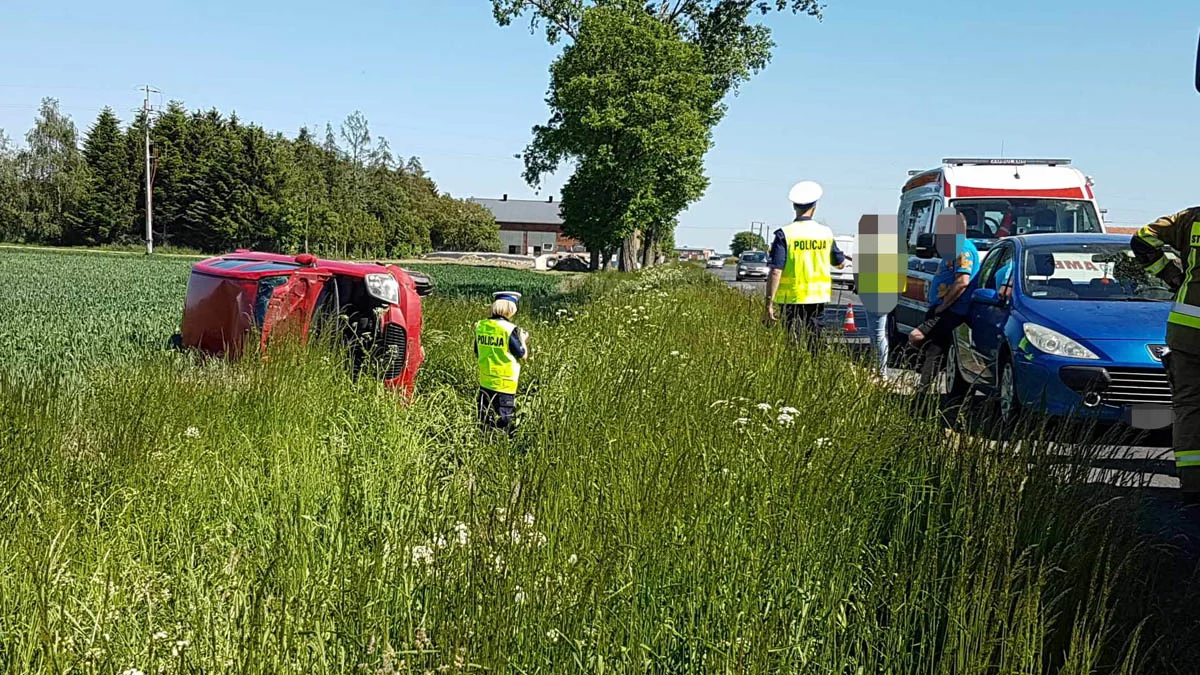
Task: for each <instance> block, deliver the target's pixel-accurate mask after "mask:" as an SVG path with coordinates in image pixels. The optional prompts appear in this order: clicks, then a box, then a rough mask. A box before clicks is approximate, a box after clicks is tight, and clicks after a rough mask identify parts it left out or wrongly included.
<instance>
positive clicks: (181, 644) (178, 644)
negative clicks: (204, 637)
mask: <svg viewBox="0 0 1200 675" xmlns="http://www.w3.org/2000/svg"><path fill="white" fill-rule="evenodd" d="M190 644H191V643H190V642H188V641H187V640H176V641H175V646H174V647H172V648H171V656H173V657H175V658H179V655H180V654H182V653H183V650H185V649H187V647H188V645H190Z"/></svg>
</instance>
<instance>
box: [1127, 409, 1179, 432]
mask: <svg viewBox="0 0 1200 675" xmlns="http://www.w3.org/2000/svg"><path fill="white" fill-rule="evenodd" d="M1173 420H1174V415H1173V414H1172V413H1171V406H1166V405H1151V404H1142V405H1131V406H1126V407H1125V410H1124V412H1122V413H1121V421H1122V422H1124V423H1125V424H1128V425H1129V426H1131V427H1133V428H1134V429H1162V428H1164V427H1169V426H1171V422H1172V421H1173Z"/></svg>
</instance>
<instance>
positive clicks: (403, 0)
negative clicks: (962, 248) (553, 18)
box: [0, 0, 1200, 248]
mask: <svg viewBox="0 0 1200 675" xmlns="http://www.w3.org/2000/svg"><path fill="white" fill-rule="evenodd" d="M769 23H770V25H771V26H772V27H773V28H774V30H775V40H776V43H777V46H776V49H775V53H774V59H773V61H772V63H771V64H770V65H769V66H768V68H767V69H766V70H765V71H764V72H762V73H761V74H759V75H758V76H757V77H756V78H755V79H754V80H752V81H751V82H750V83H748V84H747V85H745V86H744V87H743V89H742V91H741V92H740V94H739V95H738V96H737V97H736V98H732V99H730V100H729V102H728V103H729V114H728V116H727V117H726V119H725V120H724V121H723V122H722V123H721V125H720V126H719V127H718V128H717V129H716V132H715V136H714V141H715V145H714V147H713V150H712V151H711V153H710V154H709V157H708V160H707V167H708V175H709V177H710V178H711V181H712V184H711V186H710V187H709V189H708V192H707V194H706V195H705V196H704V198H703V199H702V200H701V201H700V202H698V203H697V204H695V205H693V206H692V207H691V208H690V209H689V210H688V211H687V212H685V213H684V214H683V215H682V217H681V227H680V229H679V231H678V232H677V235H676V239H677V241H678V243H679V244H681V245H691V246H716V247H718V248H725V247H727V246H728V242H729V240H730V238H731V236H732V234H733V233H734V232H735V231H737V230H739V229H745V228H746V226H747V225H748V224H749V223H750V222H751V221H765V222H768V223H771V224H773V225H774V224H782V223H783V222H786V221H787V220H788V219H789V218H790V208H789V206H788V203H787V199H786V195H787V190H788V188H789V187H790V186H791V184H792V183H794V182H795V181H797V180H802V179H812V180H817V181H819V182H821V183H822V184H823V185H824V186H825V189H826V198H825V200H824V203H823V204H822V206H821V211H820V216H821V217H823V218H824V219H825V220H826V221H827V222H828V223H829V224H830V225H831V226H832V227H833V228H834V229H835V230H837V231H845V232H852V231H853V230H854V229H855V228H856V225H857V222H858V216H859V215H860V214H862V213H868V212H883V213H890V212H894V211H895V208H896V203H897V198H898V196H899V187H900V185H901V184H902V183H903V181H904V179H905V172H906V171H907V170H908V169H915V168H928V167H930V166H933V165H935V164H936V163H937V162H938V161H939V160H940V159H941V158H942V157H945V156H952V155H957V156H964V155H982V156H996V155H999V154H1000V152H1001V149H1002V148H1003V151H1004V153H1005V155H1006V156H1009V157H1016V156H1043V157H1045V156H1055V157H1059V156H1066V157H1070V158H1072V159H1073V160H1074V162H1075V164H1076V166H1078V167H1079V168H1080V169H1082V170H1083V171H1084V172H1085V173H1088V174H1090V175H1092V176H1094V177H1095V179H1096V191H1097V197H1098V199H1099V200H1100V202H1101V206H1102V207H1106V208H1108V209H1109V218H1110V220H1111V221H1112V222H1117V223H1142V222H1145V221H1148V220H1150V219H1152V218H1154V217H1156V216H1158V215H1160V214H1162V213H1166V212H1173V211H1176V210H1178V209H1180V208H1183V207H1185V206H1190V205H1193V204H1196V203H1200V180H1198V179H1200V94H1197V93H1196V92H1195V90H1194V89H1193V87H1192V75H1193V68H1194V64H1195V50H1196V41H1197V31H1198V30H1200V12H1197V11H1196V6H1195V2H1194V0H1150V1H1149V2H1142V3H1127V2H1117V1H1116V0H1088V1H1084V0H1040V1H1032V0H1006V1H1004V2H983V1H981V0H970V1H968V0H958V1H950V0H927V1H926V2H922V3H898V2H895V0H829V2H828V6H827V8H826V11H825V19H824V21H823V22H817V21H815V20H813V19H809V18H807V17H792V16H786V15H779V16H775V17H772V18H771V19H770V20H769ZM557 52H558V49H557V48H555V47H551V46H549V45H546V44H545V41H544V39H543V38H542V36H541V35H540V34H539V35H530V34H529V33H528V31H527V30H526V29H525V27H524V26H513V27H509V28H507V29H501V28H499V27H497V26H496V25H495V24H494V22H493V20H492V16H491V11H490V3H489V2H488V0H438V1H436V2H418V1H417V0H391V1H379V2H369V1H364V0H344V1H343V2H338V3H333V2H322V3H314V2H303V1H294V0H293V1H288V2H284V1H283V0H261V1H254V0H242V1H240V2H233V1H231V0H205V1H204V2H186V3H185V2H179V1H175V2H106V3H95V2H84V1H82V0H64V1H62V2H58V3H52V4H49V5H47V4H42V3H11V4H10V6H9V7H7V8H6V9H5V11H4V21H3V23H2V24H0V63H3V64H4V66H3V68H0V128H3V129H4V130H5V131H6V132H7V133H8V135H9V136H10V137H12V138H13V139H14V140H17V141H18V142H20V141H22V140H23V139H22V137H23V135H24V133H25V131H26V130H27V129H28V128H29V126H31V123H32V120H33V116H34V114H35V112H36V108H37V104H38V101H39V99H40V98H41V97H42V96H46V95H49V96H54V97H57V98H58V99H60V101H61V103H62V107H63V109H64V110H65V111H66V112H68V113H69V114H71V115H72V117H73V118H74V119H75V122H76V124H77V125H78V126H79V127H80V129H81V130H82V129H85V128H86V127H87V126H88V125H89V124H90V123H91V121H92V119H93V118H94V117H95V114H96V113H97V112H98V111H99V109H100V108H101V107H102V106H103V105H105V104H108V105H111V106H112V107H113V108H114V109H116V110H117V112H118V114H120V115H121V116H122V118H123V119H128V118H129V117H130V116H131V115H132V112H131V111H132V109H133V108H136V107H138V106H139V105H140V103H141V94H140V93H139V92H138V91H136V87H137V86H138V85H140V84H142V83H144V82H149V83H151V84H153V85H154V86H156V87H158V88H159V89H161V90H162V91H163V100H164V101H165V100H166V99H179V100H181V101H183V102H184V103H185V104H186V105H187V106H188V107H189V108H209V107H214V106H215V107H217V108H219V109H220V110H222V111H224V112H226V113H228V112H230V111H236V112H237V113H238V114H239V115H240V116H241V117H242V118H243V119H245V120H250V121H254V122H257V123H260V124H262V125H263V126H265V127H267V128H269V129H274V130H280V131H283V132H285V133H288V134H289V135H291V134H294V133H295V132H296V130H297V129H298V128H299V127H300V126H301V125H304V124H308V125H310V126H315V127H323V125H324V123H325V122H327V121H333V122H335V123H336V122H337V121H340V120H341V119H343V118H344V117H345V116H346V115H347V114H348V113H350V112H353V111H354V110H361V111H362V112H363V113H364V114H365V115H366V116H367V118H368V119H369V120H370V122H371V129H372V132H373V133H374V134H377V135H383V136H386V137H388V139H389V140H390V141H391V144H392V148H393V150H394V151H395V152H397V153H398V154H403V155H406V156H407V155H418V156H420V157H421V159H422V162H423V163H424V165H425V167H426V168H427V169H428V170H429V171H430V173H431V174H432V176H433V178H434V179H435V180H436V181H437V182H438V184H439V186H440V187H441V188H442V189H443V190H447V191H449V192H451V193H452V194H454V195H455V196H462V197H466V196H478V197H493V196H499V195H500V194H502V193H508V194H509V195H510V197H513V198H517V197H534V196H535V195H534V192H533V190H532V189H530V188H529V187H528V186H527V185H525V184H524V182H523V181H522V180H521V176H520V174H521V164H520V162H519V161H518V160H515V159H513V154H514V153H517V152H519V151H521V150H522V148H523V147H524V146H525V144H526V143H527V142H528V140H529V133H530V127H532V126H533V125H534V124H536V123H539V122H542V121H544V120H545V118H546V115H547V113H546V108H545V104H544V101H543V100H544V97H545V90H546V84H547V78H548V74H547V67H548V65H549V63H550V61H551V60H552V59H553V58H554V57H555V55H556V54H557ZM565 178H566V175H565V174H563V175H558V176H555V177H554V178H553V179H552V180H550V181H548V183H547V184H546V185H545V186H544V187H543V190H542V191H541V193H540V195H537V196H538V197H540V198H544V197H546V196H548V195H555V196H556V197H557V195H558V190H559V188H560V186H561V184H562V181H563V180H564V179H565Z"/></svg>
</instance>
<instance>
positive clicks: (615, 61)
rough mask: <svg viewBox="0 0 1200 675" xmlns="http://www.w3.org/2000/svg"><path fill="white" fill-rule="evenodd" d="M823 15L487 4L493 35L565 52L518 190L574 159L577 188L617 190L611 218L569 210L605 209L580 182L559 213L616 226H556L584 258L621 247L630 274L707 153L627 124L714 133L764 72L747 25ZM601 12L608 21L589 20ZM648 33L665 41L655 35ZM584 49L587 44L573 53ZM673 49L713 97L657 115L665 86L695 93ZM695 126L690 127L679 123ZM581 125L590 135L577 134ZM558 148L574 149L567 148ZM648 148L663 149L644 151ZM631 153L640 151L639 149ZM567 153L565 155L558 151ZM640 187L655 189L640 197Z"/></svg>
mask: <svg viewBox="0 0 1200 675" xmlns="http://www.w3.org/2000/svg"><path fill="white" fill-rule="evenodd" d="M820 9H821V6H820V4H819V2H818V0H640V1H639V0H492V11H493V15H494V16H495V19H496V21H497V22H498V23H499V24H500V25H502V26H507V25H509V24H511V23H512V22H513V21H514V20H516V19H519V18H521V17H524V16H528V17H529V27H530V30H531V32H532V31H536V30H537V29H538V28H539V27H544V29H545V32H546V38H547V40H548V41H549V42H550V43H551V44H556V43H558V42H559V41H560V40H563V39H567V40H569V41H571V43H572V45H569V46H568V47H567V48H566V49H564V52H563V55H562V57H560V59H559V60H558V61H556V62H555V64H554V65H553V66H551V85H550V95H549V98H548V102H549V103H550V106H551V109H552V111H553V112H552V118H551V120H550V122H549V123H548V124H547V125H545V126H540V127H536V128H535V129H534V140H533V142H532V143H531V144H530V147H529V149H528V150H527V151H526V153H525V164H526V180H528V181H529V182H530V183H531V184H534V185H536V184H537V181H538V179H540V177H541V176H542V175H544V174H545V173H547V172H548V171H550V170H553V169H554V168H555V167H557V166H558V165H559V163H560V162H561V161H562V160H563V159H567V158H570V159H573V160H574V161H575V163H576V166H577V170H576V174H575V176H579V175H581V173H587V174H588V175H589V176H590V177H591V179H594V180H601V182H602V183H606V184H607V185H608V187H610V188H612V187H615V185H616V184H621V185H622V187H624V188H625V189H623V190H621V191H619V193H620V194H619V195H618V194H616V193H612V192H609V194H613V196H612V197H609V198H608V200H607V201H608V202H610V203H609V204H607V207H608V208H603V207H602V205H601V204H599V203H598V202H595V203H591V204H588V205H586V206H585V205H580V206H579V208H571V207H569V201H570V200H571V199H580V198H581V196H582V195H585V194H586V195H593V196H599V197H601V198H603V194H604V192H603V191H602V190H600V189H598V188H597V189H592V188H587V187H585V186H583V185H580V184H579V181H576V182H575V184H574V185H572V186H571V187H572V189H571V190H570V192H571V193H572V194H574V195H575V196H574V197H568V190H566V189H564V192H563V209H564V214H567V213H568V212H570V213H574V214H583V213H587V212H590V211H592V210H594V209H598V210H600V211H605V212H609V213H613V212H616V213H619V214H621V215H620V216H619V217H615V219H613V220H611V221H609V222H608V223H607V224H603V223H599V222H597V218H595V217H592V218H590V219H589V221H590V222H574V223H572V222H571V216H569V215H565V216H564V219H565V220H566V221H567V225H566V227H567V228H569V229H570V230H574V231H575V232H576V234H575V235H574V236H577V237H579V238H580V239H581V240H583V241H584V242H585V243H586V244H588V246H589V248H593V249H594V248H595V247H597V246H608V245H610V244H609V243H607V242H609V241H610V240H611V239H612V238H613V237H614V236H616V237H617V238H619V239H622V240H623V246H622V249H624V250H623V255H622V264H623V266H624V265H628V264H629V262H631V260H632V258H633V253H632V252H631V251H629V250H628V249H630V248H631V244H632V243H633V242H634V241H635V240H636V239H637V236H636V235H637V233H638V231H639V230H641V229H643V228H644V230H645V232H646V234H647V236H646V237H644V238H645V239H646V245H647V247H648V248H651V249H653V248H655V247H656V243H655V242H656V240H662V239H664V238H665V237H666V235H667V234H668V233H669V232H670V231H671V228H673V226H674V225H673V224H674V222H675V218H676V216H677V215H678V214H679V212H680V211H682V209H683V208H685V207H686V205H687V204H689V203H691V202H692V201H694V200H695V199H698V198H699V197H700V196H701V195H702V194H703V191H704V189H705V188H706V187H707V181H706V180H705V179H704V176H703V172H702V162H703V155H704V153H705V152H706V151H707V149H708V138H707V135H706V136H705V138H704V142H703V143H702V144H699V145H702V146H703V147H698V144H697V142H696V140H695V136H694V134H693V133H691V132H688V131H684V130H683V129H673V130H671V131H666V130H664V129H663V128H662V127H663V126H666V125H669V119H668V118H663V117H658V118H657V119H656V122H657V124H651V125H649V126H648V127H643V128H641V129H639V128H638V126H639V125H638V123H637V122H635V121H630V120H628V119H627V118H626V117H624V115H626V114H627V113H629V112H632V111H644V112H646V113H648V114H646V115H645V116H643V117H642V118H641V120H640V121H641V122H643V123H644V121H645V120H646V119H647V118H651V117H653V115H654V114H662V113H663V111H664V110H668V109H670V110H672V111H678V110H680V109H686V110H688V112H689V113H690V114H691V115H695V116H697V117H698V118H700V119H703V120H704V124H705V125H706V128H707V129H708V130H711V129H712V127H714V126H715V125H716V124H717V123H718V122H719V121H720V119H721V117H722V116H723V114H724V107H723V105H722V104H721V101H722V100H723V99H724V98H725V97H726V96H727V95H728V94H729V93H731V92H734V91H736V89H737V88H738V86H739V85H740V84H741V83H743V82H745V81H746V80H748V79H749V78H750V77H751V76H753V75H754V74H755V73H756V72H758V71H759V70H761V69H762V68H764V67H765V66H766V65H767V63H768V62H769V60H770V56H771V49H772V47H773V43H772V40H771V31H770V29H769V28H767V27H766V26H764V25H761V24H759V23H756V22H755V17H761V16H763V15H766V14H769V13H772V12H782V11H789V10H790V11H791V12H792V13H801V14H808V15H811V16H815V17H818V18H819V17H820ZM597 12H599V13H600V14H601V15H602V16H604V17H605V18H604V20H602V21H596V20H590V17H594V16H596V15H597ZM616 14H621V15H624V16H625V17H627V23H626V24H625V25H622V23H621V22H620V21H618V20H617V19H616V18H615V15H616ZM648 23H656V24H658V25H659V26H662V27H664V28H665V29H667V30H666V32H665V33H658V34H655V33H652V32H650V31H649V30H648V27H647V24H648ZM601 24H603V25H601ZM589 27H590V29H589ZM614 35H622V36H623V37H625V38H628V44H629V46H627V47H626V48H624V49H621V48H620V46H619V44H615V43H616V42H619V40H618V39H616V38H614ZM584 42H587V43H590V44H587V45H585V46H584V47H582V48H580V49H578V50H573V49H572V46H574V45H579V44H580V43H584ZM676 42H683V43H685V44H686V45H688V46H690V47H694V48H695V49H696V50H697V51H698V53H699V60H700V71H701V72H703V73H704V74H705V75H706V76H707V82H706V84H705V86H706V87H707V88H708V90H709V91H708V95H707V96H698V95H694V94H693V95H692V96H690V97H688V98H687V99H685V100H679V101H671V102H670V103H671V104H673V105H662V104H661V103H659V102H656V101H652V100H648V99H653V97H654V96H656V95H657V94H661V93H662V91H664V90H669V89H670V88H671V86H679V85H684V88H685V89H689V88H691V87H692V86H694V82H691V80H692V78H693V77H694V75H695V74H696V73H695V67H696V64H695V62H694V59H695V57H694V56H692V55H690V54H685V53H683V52H674V51H672V50H671V49H669V48H667V45H668V44H672V43H676ZM634 45H636V47H635V46H634ZM646 48H649V53H650V54H653V55H655V56H656V57H658V58H660V59H662V57H664V56H667V55H668V53H669V54H670V58H666V59H665V60H659V61H658V62H657V63H646V62H645V61H646V60H643V59H641V58H639V57H641V56H643V55H644V54H645V53H646V52H644V51H641V50H644V49H646ZM573 51H574V52H575V53H572V52H573ZM647 60H648V59H647ZM573 61H574V62H585V63H588V65H590V66H591V67H592V68H593V69H594V70H595V73H596V75H595V77H594V78H589V77H588V74H587V71H586V69H583V68H580V69H575V68H573V67H571V65H569V64H571V63H572V62H573ZM647 70H649V71H650V72H653V73H655V74H657V75H659V76H661V77H663V78H666V81H669V83H670V86H663V85H665V84H666V82H660V84H659V86H658V87H657V88H656V87H655V86H652V85H651V81H652V80H653V79H654V77H653V76H652V75H650V74H648V73H647V72H646V71H647ZM568 71H574V72H568ZM572 75H573V76H574V77H572ZM606 76H609V77H607V78H606ZM685 83H688V84H685ZM622 87H624V88H626V89H627V90H628V91H630V92H631V94H632V95H630V96H628V97H626V98H627V100H626V101H623V102H619V101H615V100H614V98H619V97H620V96H619V91H618V90H619V89H620V88H622ZM638 94H643V95H641V96H639V95H638ZM589 97H590V100H589ZM691 119H692V118H687V122H688V123H690V122H691ZM581 122H582V126H584V127H587V128H588V131H589V132H590V133H578V127H579V126H580V125H581ZM680 126H687V124H683V125H680ZM614 127H625V128H624V129H617V128H614ZM554 132H557V133H554ZM623 132H624V133H623ZM555 136H559V138H556V137H555ZM562 136H566V137H569V138H570V139H571V140H572V142H571V143H567V142H566V141H565V140H564V139H563V138H561V137H562ZM648 139H658V140H660V141H665V142H661V143H650V144H646V143H644V141H646V140H648ZM631 141H633V144H634V147H633V148H632V149H631V148H630V147H629V146H630V142H631ZM638 142H642V143H643V145H642V146H640V147H639V146H638V145H637V143H638ZM566 147H570V149H566V150H564V148H566ZM584 148H586V149H584ZM697 150H698V155H697ZM651 153H657V157H656V159H657V160H659V161H657V162H655V161H648V159H649V157H648V155H649V154H651ZM631 156H632V157H633V158H635V159H637V160H641V161H639V162H637V165H636V167H630V166H628V165H623V164H622V162H621V160H628V159H629V158H630V157H631ZM654 164H657V167H655V166H653V165H654ZM585 165H586V166H585ZM618 170H620V171H623V172H624V174H625V176H626V177H627V178H626V179H625V180H614V179H612V178H611V177H609V178H605V179H602V176H603V175H605V174H607V173H609V172H612V171H618ZM573 178H574V176H573ZM647 185H654V186H657V187H653V188H647V187H646V186H647ZM621 200H627V201H628V205H627V206H625V207H622V206H621V205H620V203H619V202H620V201H621ZM680 201H682V206H680V207H679V208H678V209H677V210H676V209H675V205H676V204H677V203H679V202H680ZM597 242H606V243H597ZM659 247H660V246H659ZM645 259H646V260H649V259H650V257H649V256H647V257H646V258H645ZM596 262H597V256H596V255H593V265H594V264H595V263H596Z"/></svg>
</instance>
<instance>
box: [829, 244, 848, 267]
mask: <svg viewBox="0 0 1200 675" xmlns="http://www.w3.org/2000/svg"><path fill="white" fill-rule="evenodd" d="M844 262H846V254H845V253H842V249H840V248H838V245H837V242H836V241H835V242H833V248H831V249H829V264H830V265H841V264H842V263H844Z"/></svg>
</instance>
